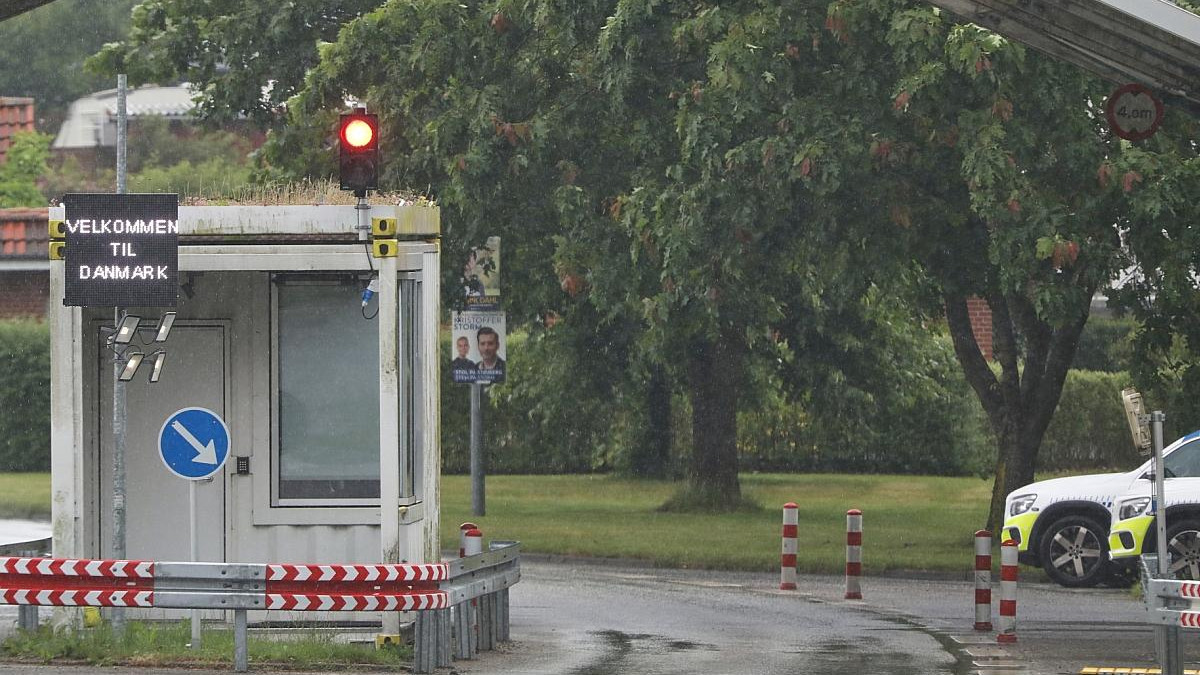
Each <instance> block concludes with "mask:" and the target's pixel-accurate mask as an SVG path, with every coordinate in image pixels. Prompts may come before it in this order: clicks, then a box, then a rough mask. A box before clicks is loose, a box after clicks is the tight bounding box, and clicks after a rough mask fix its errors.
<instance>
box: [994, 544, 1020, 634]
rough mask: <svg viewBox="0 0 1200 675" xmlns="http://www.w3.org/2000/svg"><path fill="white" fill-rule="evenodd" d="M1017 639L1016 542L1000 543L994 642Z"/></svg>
mask: <svg viewBox="0 0 1200 675" xmlns="http://www.w3.org/2000/svg"><path fill="white" fill-rule="evenodd" d="M1016 641H1017V542H1015V541H1013V540H1012V539H1007V540H1005V542H1004V543H1003V544H1000V632H999V633H998V634H997V635H996V642H999V643H1001V644H1011V643H1013V642H1016Z"/></svg>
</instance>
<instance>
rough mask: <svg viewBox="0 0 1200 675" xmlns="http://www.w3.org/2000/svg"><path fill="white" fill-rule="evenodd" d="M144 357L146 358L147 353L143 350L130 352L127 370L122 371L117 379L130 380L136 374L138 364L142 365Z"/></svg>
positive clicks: (126, 365)
mask: <svg viewBox="0 0 1200 675" xmlns="http://www.w3.org/2000/svg"><path fill="white" fill-rule="evenodd" d="M144 358H146V355H145V354H143V353H141V352H133V353H132V354H130V355H129V360H128V361H126V362H125V370H122V371H121V374H120V376H118V377H117V379H118V380H120V381H122V382H128V381H130V380H132V379H133V376H134V374H135V373H137V369H138V366H140V365H142V359H144Z"/></svg>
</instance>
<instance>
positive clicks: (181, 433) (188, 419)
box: [158, 408, 229, 480]
mask: <svg viewBox="0 0 1200 675" xmlns="http://www.w3.org/2000/svg"><path fill="white" fill-rule="evenodd" d="M158 454H159V456H161V457H162V461H163V464H165V465H166V466H167V469H169V470H170V471H171V473H173V474H175V475H176V476H179V477H180V478H187V479H189V480H200V479H202V478H208V477H209V476H211V475H213V474H214V473H216V472H218V471H220V470H221V467H222V466H224V464H225V459H226V458H228V457H229V427H227V426H225V421H224V420H222V419H221V417H220V416H219V415H217V414H216V413H215V412H213V411H211V410H208V409H207V408H184V409H183V410H178V411H176V412H175V413H174V414H172V415H171V416H170V417H168V418H167V421H166V422H163V425H162V429H159V431H158Z"/></svg>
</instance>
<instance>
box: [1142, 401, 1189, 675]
mask: <svg viewBox="0 0 1200 675" xmlns="http://www.w3.org/2000/svg"><path fill="white" fill-rule="evenodd" d="M1166 419H1167V416H1166V415H1165V414H1163V412H1162V411H1161V410H1155V411H1154V412H1152V413H1150V429H1151V433H1152V436H1153V439H1154V529H1155V531H1156V536H1157V540H1156V541H1157V544H1158V549H1157V550H1158V576H1159V578H1160V579H1167V578H1170V576H1171V555H1170V551H1169V550H1168V549H1167V502H1166V467H1164V466H1163V422H1165V421H1166ZM1154 632H1155V636H1154V637H1155V640H1154V641H1155V644H1156V646H1157V647H1158V654H1159V663H1160V666H1161V672H1162V673H1163V675H1183V661H1182V659H1180V653H1179V627H1178V626H1158V627H1156V628H1155V631H1154Z"/></svg>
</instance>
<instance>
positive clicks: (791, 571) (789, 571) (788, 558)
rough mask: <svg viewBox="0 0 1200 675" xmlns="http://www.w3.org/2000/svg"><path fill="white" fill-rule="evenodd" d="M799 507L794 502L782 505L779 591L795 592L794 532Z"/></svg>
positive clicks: (798, 517)
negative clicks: (781, 551)
mask: <svg viewBox="0 0 1200 675" xmlns="http://www.w3.org/2000/svg"><path fill="white" fill-rule="evenodd" d="M799 523H800V507H799V506H796V503H795V502H788V503H786V504H784V505H783V554H782V555H780V556H779V589H780V590H784V591H794V590H796V530H797V529H798V527H799Z"/></svg>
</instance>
